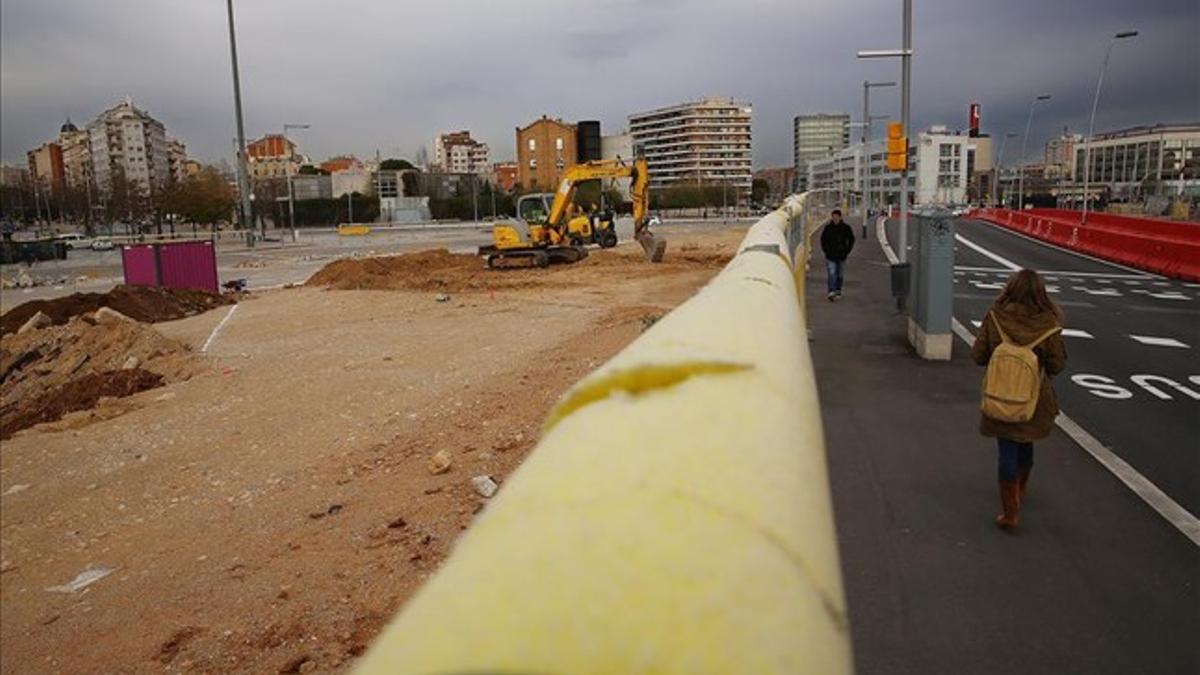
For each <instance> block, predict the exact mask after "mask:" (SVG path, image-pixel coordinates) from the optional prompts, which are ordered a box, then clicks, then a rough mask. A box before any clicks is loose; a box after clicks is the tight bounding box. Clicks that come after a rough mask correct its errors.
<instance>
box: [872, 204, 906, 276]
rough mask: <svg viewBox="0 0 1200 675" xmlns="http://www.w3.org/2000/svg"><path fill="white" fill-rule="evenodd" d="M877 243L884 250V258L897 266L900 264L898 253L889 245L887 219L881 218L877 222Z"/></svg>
mask: <svg viewBox="0 0 1200 675" xmlns="http://www.w3.org/2000/svg"><path fill="white" fill-rule="evenodd" d="M875 241H878V242H879V247H880V248H882V249H883V256H884V257H885V258H887V259H888V262H889V263H891V264H893V265H895V264H896V263H898V262H900V259H899V258H897V257H896V252H895V251H893V250H892V245H891V244H889V243H888V238H887V217H886V216H879V219H878V220H876V221H875Z"/></svg>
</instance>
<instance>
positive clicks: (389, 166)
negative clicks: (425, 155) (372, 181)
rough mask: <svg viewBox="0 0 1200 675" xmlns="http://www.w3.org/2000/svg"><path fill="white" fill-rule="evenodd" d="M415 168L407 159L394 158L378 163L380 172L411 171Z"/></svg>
mask: <svg viewBox="0 0 1200 675" xmlns="http://www.w3.org/2000/svg"><path fill="white" fill-rule="evenodd" d="M416 168H417V167H415V166H413V165H412V163H411V162H409V161H408V160H407V159H397V158H395V157H389V158H388V159H385V160H383V161H382V162H380V163H379V170H380V171H411V170H413V169H416Z"/></svg>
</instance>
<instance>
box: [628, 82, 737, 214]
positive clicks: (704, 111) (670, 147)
mask: <svg viewBox="0 0 1200 675" xmlns="http://www.w3.org/2000/svg"><path fill="white" fill-rule="evenodd" d="M753 113H754V110H753V108H752V107H751V105H750V104H749V103H745V102H741V101H736V100H734V99H732V98H721V97H708V98H705V99H702V100H699V101H689V102H685V103H680V104H678V105H673V106H669V107H666V108H658V109H656V110H650V111H647V112H642V113H635V114H633V115H630V116H629V133H630V135H631V136H632V140H633V153H634V154H635V155H644V156H645V157H646V161H647V163H648V164H649V165H650V187H651V188H652V189H653V188H665V187H670V186H672V185H676V184H681V183H699V184H704V183H710V184H711V183H719V184H724V185H727V186H729V187H730V188H736V190H737V191H738V193H740V194H741V195H743V196H748V195H749V194H750V183H751V173H752V171H753V170H752V168H751V164H752V161H753V150H752V148H751V136H750V129H751V118H752V116H753Z"/></svg>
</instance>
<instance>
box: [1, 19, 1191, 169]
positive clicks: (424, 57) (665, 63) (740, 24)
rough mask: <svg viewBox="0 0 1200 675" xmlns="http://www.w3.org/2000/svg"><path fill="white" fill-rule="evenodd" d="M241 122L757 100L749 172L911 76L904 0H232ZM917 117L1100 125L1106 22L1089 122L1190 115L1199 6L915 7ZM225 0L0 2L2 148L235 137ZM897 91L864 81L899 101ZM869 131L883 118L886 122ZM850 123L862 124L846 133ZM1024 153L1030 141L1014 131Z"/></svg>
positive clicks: (494, 128)
mask: <svg viewBox="0 0 1200 675" xmlns="http://www.w3.org/2000/svg"><path fill="white" fill-rule="evenodd" d="M235 4H236V6H235V12H236V21H237V30H238V47H239V58H240V61H241V74H242V94H243V102H244V106H245V118H246V133H247V136H248V137H250V138H253V137H256V136H259V135H261V134H263V133H270V132H278V131H279V130H280V128H281V126H282V125H283V124H284V123H306V124H311V125H312V128H311V129H310V130H308V131H300V132H294V138H295V140H297V141H298V142H299V144H300V148H301V150H302V151H303V152H305V153H307V154H309V155H311V156H313V157H314V158H317V159H322V158H325V157H327V156H330V155H334V154H341V153H353V154H356V155H358V156H360V157H369V156H373V155H374V153H375V151H376V150H379V151H380V152H381V153H382V154H383V156H385V157H388V156H397V155H398V156H407V157H411V156H412V155H413V154H414V153H415V151H416V149H417V148H418V146H421V145H425V146H429V145H430V144H431V141H432V138H433V136H434V135H435V134H437V133H439V132H443V131H451V130H456V129H470V130H471V132H472V134H473V135H474V136H475V137H476V138H478V139H480V140H483V141H485V142H487V143H489V144H490V145H491V147H492V155H493V159H495V160H506V159H511V158H512V156H513V154H514V152H515V148H514V143H515V141H514V133H513V130H514V127H516V126H518V125H523V124H526V123H528V122H529V121H531V120H533V119H534V118H536V117H538V116H540V115H542V114H548V115H551V116H557V117H562V118H564V119H567V120H570V121H576V120H580V119H599V120H601V122H602V130H603V132H604V133H613V132H615V131H617V130H619V129H620V128H622V127H623V126H625V124H626V116H627V115H628V114H629V113H631V112H637V111H641V110H646V109H651V108H657V107H661V106H665V105H670V104H674V103H677V102H680V101H684V100H689V99H696V98H700V97H703V96H705V95H708V94H713V95H726V96H734V97H736V98H738V99H741V100H744V101H748V102H749V103H751V104H753V106H754V127H753V133H754V164H755V166H756V168H761V167H766V166H776V165H785V164H789V163H791V118H792V116H793V115H795V114H796V113H799V112H840V111H845V112H850V113H851V114H852V115H853V116H854V117H855V118H856V119H857V118H858V117H860V116H861V110H862V81H863V79H864V78H870V79H873V80H891V79H896V80H898V79H899V71H900V68H899V63H898V62H897V61H859V60H856V58H855V52H856V51H857V50H860V49H879V48H898V47H899V46H900V37H901V36H900V20H901V2H900V0H807V1H799V0H589V1H588V2H577V1H570V0H568V1H566V2H564V1H563V0H555V1H550V0H437V1H435V2H391V1H386V0H374V1H369V0H338V1H336V2H334V1H333V0H237V1H236V3H235ZM913 4H914V5H915V17H914V24H915V28H914V47H915V50H916V54H917V55H916V56H915V58H914V61H913V104H912V107H913V117H914V120H913V121H914V125H915V126H919V127H925V126H928V125H930V124H938V123H942V124H947V125H950V126H951V127H953V128H964V127H965V126H966V116H967V105H968V103H969V102H971V101H978V102H979V103H981V104H982V106H983V124H982V126H983V130H984V132H985V133H988V132H990V133H992V134H993V135H996V134H1001V133H1003V132H1005V131H1017V132H1022V131H1024V127H1025V119H1026V114H1027V112H1028V107H1029V101H1030V99H1031V98H1032V97H1033V96H1034V95H1036V94H1040V93H1050V94H1052V95H1053V99H1052V100H1051V101H1049V102H1048V103H1047V104H1045V105H1044V106H1041V107H1039V109H1038V111H1037V116H1036V118H1035V120H1034V124H1033V131H1032V133H1031V135H1030V141H1029V150H1028V152H1027V156H1028V157H1030V158H1033V157H1035V156H1038V155H1040V152H1041V146H1042V143H1043V142H1044V141H1045V140H1046V139H1047V138H1049V137H1051V136H1053V135H1055V134H1057V133H1059V132H1061V130H1062V128H1063V126H1064V125H1065V126H1069V127H1071V129H1072V130H1086V125H1087V116H1088V112H1089V110H1090V106H1091V97H1092V95H1093V92H1094V90H1095V86H1096V78H1097V75H1098V73H1099V69H1100V63H1101V61H1102V59H1103V56H1104V50H1105V47H1106V45H1107V39H1108V37H1109V36H1110V35H1111V34H1112V33H1114V32H1116V31H1119V30H1126V29H1136V30H1138V31H1140V33H1141V34H1140V35H1139V37H1137V38H1135V39H1134V40H1126V41H1123V42H1122V43H1120V44H1118V45H1117V47H1116V49H1115V50H1114V52H1113V58H1112V63H1111V66H1110V68H1109V70H1108V75H1107V77H1106V79H1105V83H1104V93H1103V96H1102V99H1101V101H1100V112H1099V114H1098V116H1097V121H1096V127H1097V130H1106V129H1113V128H1118V127H1122V126H1130V125H1135V124H1151V123H1156V122H1182V121H1193V122H1195V121H1200V39H1198V35H1200V2H1198V1H1197V0H1006V1H1004V2H998V1H995V0H915V2H914V3H913ZM227 30H228V29H227V24H226V14H225V3H224V2H221V0H167V1H164V0H104V1H103V2H97V1H96V0H3V1H2V2H0V157H2V159H3V161H5V162H7V163H21V164H23V163H24V161H25V151H26V150H28V149H29V148H32V147H34V146H35V145H37V144H38V143H40V142H42V141H44V140H47V139H49V138H51V137H53V136H54V135H55V134H56V133H57V131H58V127H59V126H60V125H61V123H62V121H63V119H64V118H66V117H67V116H68V115H69V116H70V117H71V118H72V119H73V120H74V121H75V122H76V123H77V124H79V125H80V126H83V125H84V124H85V123H87V122H89V121H91V119H93V118H94V117H95V116H96V115H97V114H98V113H100V112H101V111H102V110H104V109H105V108H107V107H109V106H110V105H112V104H114V103H115V102H116V101H117V100H118V99H119V98H120V97H121V96H124V95H126V94H128V95H130V96H132V97H133V99H134V101H135V102H136V103H137V104H138V105H139V106H141V107H143V108H144V109H146V110H147V111H149V112H150V113H151V114H152V115H154V116H155V117H156V118H158V119H159V120H161V121H162V122H163V123H164V124H166V126H167V131H168V133H170V134H172V135H174V136H177V137H179V138H181V139H182V140H183V141H185V142H186V143H187V145H188V149H189V152H190V153H191V154H192V155H193V156H195V157H197V158H199V159H201V160H203V161H216V160H218V159H220V158H222V157H227V158H228V157H231V156H232V147H233V141H232V139H233V137H234V136H235V127H234V116H233V95H232V86H231V81H230V68H229V43H228V32H227ZM899 98H900V97H899V91H898V89H896V90H886V89H885V90H875V91H873V92H872V99H873V102H872V112H873V114H892V115H894V116H896V117H897V118H898V117H899ZM876 133H879V132H878V131H877V132H876ZM856 135H857V133H856ZM1010 148H1012V151H1010V154H1009V155H1008V156H1009V157H1010V158H1012V157H1014V156H1015V155H1016V154H1017V153H1016V152H1015V151H1016V149H1017V148H1016V147H1015V146H1010Z"/></svg>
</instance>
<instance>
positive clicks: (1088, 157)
mask: <svg viewBox="0 0 1200 675" xmlns="http://www.w3.org/2000/svg"><path fill="white" fill-rule="evenodd" d="M1137 34H1138V32H1137V31H1136V30H1127V31H1121V32H1120V33H1117V34H1116V35H1113V36H1112V39H1111V40H1109V41H1108V49H1106V50H1105V51H1104V62H1103V63H1102V64H1101V65H1100V79H1099V80H1097V81H1096V96H1095V97H1094V98H1093V99H1092V116H1091V118H1090V119H1089V120H1088V135H1087V138H1085V139H1083V217H1082V219H1081V220H1082V222H1084V223H1086V222H1087V215H1088V187H1089V184H1090V183H1091V178H1092V134H1093V133H1095V131H1096V107H1097V106H1098V105H1100V88H1101V87H1103V86H1104V71H1106V70H1108V58H1109V57H1110V56H1112V50H1113V46H1114V45H1116V44H1117V40H1124V39H1125V38H1131V37H1137ZM1159 152H1160V154H1161V152H1162V151H1161V150H1160V151H1159Z"/></svg>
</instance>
